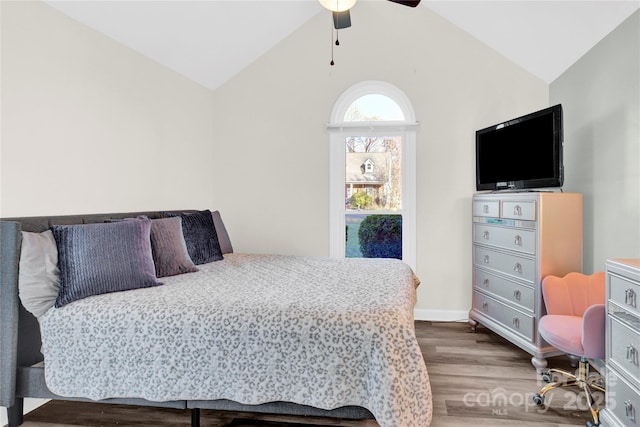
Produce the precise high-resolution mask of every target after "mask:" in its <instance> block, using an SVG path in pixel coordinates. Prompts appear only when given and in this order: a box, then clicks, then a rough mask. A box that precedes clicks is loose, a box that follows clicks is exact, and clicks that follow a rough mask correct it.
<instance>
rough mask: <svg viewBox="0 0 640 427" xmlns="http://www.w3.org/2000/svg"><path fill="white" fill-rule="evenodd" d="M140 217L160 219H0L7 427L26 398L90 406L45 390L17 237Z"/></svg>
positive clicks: (216, 403) (0, 383) (268, 408)
mask: <svg viewBox="0 0 640 427" xmlns="http://www.w3.org/2000/svg"><path fill="white" fill-rule="evenodd" d="M174 212H195V211H194V210H181V211H174ZM139 215H146V216H147V217H149V218H151V219H154V218H160V216H161V215H160V211H154V212H129V213H111V214H89V215H66V216H51V217H46V216H41V217H23V218H2V219H0V406H4V407H6V408H7V417H8V420H9V427H15V426H19V425H21V424H22V422H23V411H24V398H25V397H29V398H42V399H59V400H74V401H87V402H95V401H92V400H90V399H86V398H80V397H78V398H72V397H61V396H58V395H55V394H53V393H52V392H51V391H50V390H49V389H48V388H47V385H46V383H45V380H44V369H45V368H44V358H43V355H42V353H41V352H40V347H41V338H40V326H39V324H38V321H37V320H36V318H35V317H34V316H33V315H32V314H31V313H29V312H28V311H27V310H26V309H25V308H24V307H23V306H22V304H21V302H20V298H19V296H18V267H19V263H20V244H21V241H22V234H21V232H22V231H31V232H42V231H45V230H47V229H49V228H50V227H51V226H52V225H65V224H90V223H101V222H105V221H109V220H112V219H121V218H131V217H136V216H139ZM98 402H100V403H112V404H126V405H138V406H155V407H164V408H175V409H190V410H191V425H192V427H199V425H200V409H211V410H217V411H238V412H254V413H268V414H286V415H296V416H315V417H330V418H344V419H374V416H373V415H372V414H371V412H370V411H368V410H367V409H365V408H362V407H359V406H344V407H341V408H337V409H333V410H324V409H319V408H314V407H311V406H306V405H299V404H295V403H290V402H270V403H264V404H261V405H245V404H241V403H237V402H233V401H230V400H225V399H223V400H195V401H188V400H179V401H170V402H151V401H148V400H145V399H138V398H126V399H120V398H118V399H106V400H100V401H98Z"/></svg>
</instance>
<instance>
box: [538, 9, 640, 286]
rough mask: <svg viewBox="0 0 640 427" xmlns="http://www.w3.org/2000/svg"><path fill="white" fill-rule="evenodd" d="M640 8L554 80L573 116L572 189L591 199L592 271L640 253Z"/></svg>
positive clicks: (569, 144) (588, 257)
mask: <svg viewBox="0 0 640 427" xmlns="http://www.w3.org/2000/svg"><path fill="white" fill-rule="evenodd" d="M638 76H640V11H636V12H635V13H634V14H633V15H631V16H630V17H629V18H628V19H626V20H625V22H623V23H622V24H621V25H620V26H618V28H616V29H615V30H614V31H612V32H611V33H610V34H609V35H608V36H607V37H605V38H604V39H603V40H601V41H600V42H599V43H598V44H597V45H596V46H595V47H593V48H592V49H591V50H590V51H589V52H587V53H586V54H585V55H584V56H583V57H582V58H580V60H578V61H577V62H576V63H575V64H573V65H572V66H571V67H570V68H569V69H568V70H567V71H566V72H565V73H564V74H562V76H560V77H559V78H558V79H556V80H555V81H554V82H552V83H551V86H550V98H551V101H552V103H562V104H563V106H564V119H565V120H564V122H565V133H564V140H565V146H564V148H565V150H564V153H565V170H566V179H565V187H564V188H565V190H567V191H576V192H580V193H582V194H583V198H584V271H585V272H587V273H592V272H594V271H602V270H604V269H605V261H606V260H607V259H608V258H640V79H639V78H638Z"/></svg>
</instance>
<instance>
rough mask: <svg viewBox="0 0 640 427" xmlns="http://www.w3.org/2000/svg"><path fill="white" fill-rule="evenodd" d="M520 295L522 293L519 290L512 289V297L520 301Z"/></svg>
mask: <svg viewBox="0 0 640 427" xmlns="http://www.w3.org/2000/svg"><path fill="white" fill-rule="evenodd" d="M521 296H522V293H521V292H520V290H519V289H514V290H513V297H514V298H515V299H517V300H518V301H520V297H521Z"/></svg>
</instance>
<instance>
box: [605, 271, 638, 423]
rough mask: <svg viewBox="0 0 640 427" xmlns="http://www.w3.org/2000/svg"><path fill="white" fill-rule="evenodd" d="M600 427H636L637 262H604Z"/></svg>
mask: <svg viewBox="0 0 640 427" xmlns="http://www.w3.org/2000/svg"><path fill="white" fill-rule="evenodd" d="M606 270H607V329H606V331H607V334H606V344H607V364H606V366H607V376H606V388H607V392H606V396H607V407H606V408H605V409H603V410H602V411H601V412H600V422H601V424H602V425H603V426H611V427H613V426H625V427H626V426H640V305H639V304H640V259H612V260H607V264H606Z"/></svg>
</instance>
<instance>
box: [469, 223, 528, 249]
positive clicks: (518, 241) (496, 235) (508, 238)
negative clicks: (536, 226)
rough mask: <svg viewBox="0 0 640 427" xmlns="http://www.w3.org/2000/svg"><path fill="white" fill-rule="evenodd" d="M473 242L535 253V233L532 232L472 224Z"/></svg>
mask: <svg viewBox="0 0 640 427" xmlns="http://www.w3.org/2000/svg"><path fill="white" fill-rule="evenodd" d="M473 241H474V243H480V244H483V245H490V246H497V247H499V248H504V249H510V250H513V251H518V252H524V253H527V254H531V255H534V254H535V253H536V232H535V231H534V230H522V229H517V228H505V227H495V226H491V225H485V224H473Z"/></svg>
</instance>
